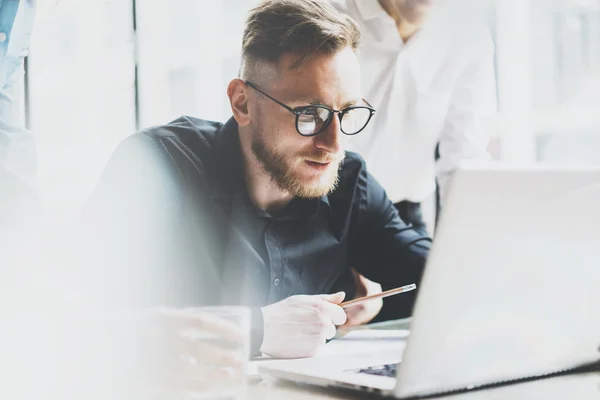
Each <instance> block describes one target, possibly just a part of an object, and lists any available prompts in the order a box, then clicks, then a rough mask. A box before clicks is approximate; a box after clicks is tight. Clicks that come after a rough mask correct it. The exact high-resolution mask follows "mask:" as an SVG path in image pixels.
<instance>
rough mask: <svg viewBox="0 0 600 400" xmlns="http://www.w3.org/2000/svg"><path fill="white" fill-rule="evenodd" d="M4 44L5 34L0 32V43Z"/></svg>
mask: <svg viewBox="0 0 600 400" xmlns="http://www.w3.org/2000/svg"><path fill="white" fill-rule="evenodd" d="M4 42H6V33H4V32H0V43H4Z"/></svg>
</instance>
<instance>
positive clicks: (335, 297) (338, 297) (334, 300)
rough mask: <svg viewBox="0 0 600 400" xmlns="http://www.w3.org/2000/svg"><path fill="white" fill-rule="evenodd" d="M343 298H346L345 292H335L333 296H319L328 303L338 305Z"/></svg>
mask: <svg viewBox="0 0 600 400" xmlns="http://www.w3.org/2000/svg"><path fill="white" fill-rule="evenodd" d="M345 297H346V292H337V293H334V294H322V295H321V299H323V300H325V301H327V302H329V303H333V304H340V303H341V302H342V301H344V298H345Z"/></svg>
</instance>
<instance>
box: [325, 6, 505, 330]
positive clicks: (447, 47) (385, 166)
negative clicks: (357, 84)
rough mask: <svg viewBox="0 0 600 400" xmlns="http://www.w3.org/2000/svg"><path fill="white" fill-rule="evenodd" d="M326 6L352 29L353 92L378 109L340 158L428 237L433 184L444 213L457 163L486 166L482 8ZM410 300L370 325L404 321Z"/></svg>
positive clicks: (487, 77)
mask: <svg viewBox="0 0 600 400" xmlns="http://www.w3.org/2000/svg"><path fill="white" fill-rule="evenodd" d="M331 1H332V3H333V4H334V5H335V6H336V7H337V8H338V9H339V10H340V11H342V12H344V13H346V14H348V15H349V16H350V17H352V18H353V19H354V20H355V21H356V22H357V23H358V24H359V26H360V28H361V31H362V39H361V45H360V48H359V50H360V61H361V79H362V82H361V83H362V87H363V88H364V90H365V97H366V98H368V99H369V101H370V102H371V104H373V106H374V107H375V108H376V109H377V115H376V116H375V117H374V118H373V121H372V123H371V125H370V126H368V127H367V128H366V130H367V132H364V134H362V135H357V136H356V137H353V138H352V141H351V142H350V144H349V148H350V149H351V150H353V151H356V152H358V153H359V154H361V155H362V156H363V157H364V158H365V161H366V162H367V166H368V168H369V171H371V173H372V174H373V175H374V176H375V178H376V179H377V180H378V181H379V182H380V183H381V185H382V186H383V187H384V189H385V190H386V192H387V194H388V196H389V198H390V200H392V202H394V204H395V206H396V208H397V209H398V211H399V213H400V216H401V217H402V219H404V220H405V222H407V223H410V224H412V225H413V226H414V227H415V228H416V229H417V230H419V231H421V232H423V233H427V232H429V233H431V232H432V227H431V226H426V223H425V221H424V218H423V214H422V211H421V202H423V201H424V200H426V199H428V198H430V197H431V195H432V194H433V193H435V190H436V182H437V185H439V192H438V195H440V200H441V205H443V199H444V198H445V196H446V194H447V192H448V189H449V186H450V183H451V180H452V175H453V173H454V171H455V170H456V169H457V168H458V166H459V164H460V162H461V161H463V160H467V159H487V158H489V155H488V153H487V146H488V143H489V136H490V133H491V132H490V122H491V117H492V116H493V115H494V113H495V111H496V82H495V70H494V45H493V42H492V38H491V35H490V32H489V30H488V29H487V27H486V26H485V21H484V19H483V18H481V17H482V14H481V11H482V9H479V8H478V7H480V6H481V4H477V3H478V2H474V1H464V0H455V1H448V0H331ZM436 153H437V155H436ZM438 211H439V210H438ZM380 283H381V284H382V286H383V289H384V290H385V289H389V288H390V287H388V286H386V284H385V282H380ZM414 300H415V295H405V296H396V297H392V298H389V299H386V301H384V304H385V305H384V308H383V310H382V312H381V313H380V315H379V317H378V319H389V318H394V317H402V316H407V315H410V314H411V310H412V306H413V304H414Z"/></svg>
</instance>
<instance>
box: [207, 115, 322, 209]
mask: <svg viewBox="0 0 600 400" xmlns="http://www.w3.org/2000/svg"><path fill="white" fill-rule="evenodd" d="M215 153H216V158H215V176H216V177H217V179H216V180H215V182H214V183H213V190H212V191H211V196H212V198H214V199H232V198H234V197H243V196H247V195H248V191H247V189H246V180H245V178H244V166H243V162H242V150H241V148H240V137H239V131H238V124H237V121H236V120H235V119H234V118H233V117H231V118H230V119H229V120H228V121H227V122H226V123H225V124H224V125H223V126H222V127H221V130H220V131H219V133H218V134H217V137H216V138H215ZM320 201H321V202H322V203H324V204H325V205H327V206H328V207H330V204H329V197H328V196H327V195H323V196H321V197H320Z"/></svg>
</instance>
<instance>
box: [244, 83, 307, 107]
mask: <svg viewBox="0 0 600 400" xmlns="http://www.w3.org/2000/svg"><path fill="white" fill-rule="evenodd" d="M244 83H245V84H246V85H248V86H250V87H251V88H252V89H254V90H256V91H257V92H258V93H260V94H262V95H264V96H267V97H268V98H269V99H271V100H273V101H274V102H275V103H277V104H279V105H280V106H281V107H283V108H285V109H286V110H288V111H289V112H292V113H294V114H296V111H294V109H293V108H291V107H290V106H288V105H287V104H284V103H282V102H280V101H279V100H277V99H276V98H274V97H272V96H270V95H269V94H267V93H265V92H263V91H262V90H260V89H259V88H258V86H256V85H255V84H254V83H252V82H250V81H244Z"/></svg>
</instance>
